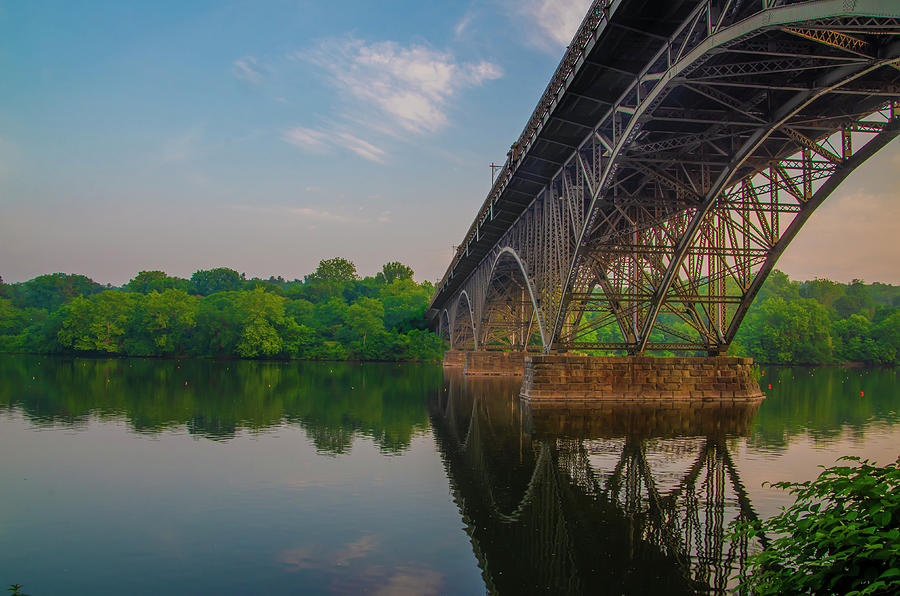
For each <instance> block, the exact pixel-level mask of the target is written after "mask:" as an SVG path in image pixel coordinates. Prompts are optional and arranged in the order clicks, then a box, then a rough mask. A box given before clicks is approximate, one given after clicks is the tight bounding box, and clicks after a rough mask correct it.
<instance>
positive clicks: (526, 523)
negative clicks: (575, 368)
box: [429, 371, 759, 594]
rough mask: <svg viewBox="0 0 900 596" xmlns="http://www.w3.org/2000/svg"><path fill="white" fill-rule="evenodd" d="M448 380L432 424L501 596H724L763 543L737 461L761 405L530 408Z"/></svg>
mask: <svg viewBox="0 0 900 596" xmlns="http://www.w3.org/2000/svg"><path fill="white" fill-rule="evenodd" d="M519 382H520V381H519V380H517V379H504V378H471V377H463V375H461V374H456V373H455V371H446V372H445V377H444V383H443V387H442V388H441V389H440V391H439V392H438V394H437V395H433V396H432V397H431V399H430V400H429V415H430V417H431V421H432V425H433V428H434V435H435V438H436V441H437V443H438V445H439V448H440V451H441V454H442V458H443V461H444V465H445V467H446V469H447V475H448V477H449V479H450V482H451V487H452V490H453V496H454V500H455V502H456V504H457V506H458V507H459V510H460V513H461V514H462V518H463V521H464V523H465V527H466V531H467V533H468V534H469V537H470V539H471V542H472V547H473V550H474V552H475V555H476V557H477V559H478V562H479V566H480V568H481V570H482V575H483V578H484V581H485V584H486V586H487V589H488V590H489V592H490V593H500V594H528V593H566V594H578V593H591V594H697V593H700V594H722V593H726V592H728V591H730V590H733V589H734V588H735V587H736V585H737V583H738V581H739V578H740V577H741V574H742V573H743V572H744V569H745V562H746V559H747V555H748V553H749V552H751V549H753V548H758V546H759V544H758V543H751V544H748V543H747V541H746V540H742V539H737V538H733V537H731V536H730V535H729V534H728V525H729V524H730V523H731V522H732V521H733V520H735V519H743V520H746V519H753V518H755V516H756V514H755V512H754V510H753V507H752V505H751V503H750V501H749V499H748V498H747V493H746V491H745V489H744V486H743V484H742V482H741V479H740V475H739V472H738V470H737V469H736V468H735V465H734V462H733V460H732V457H731V454H730V450H731V449H733V448H734V446H735V444H736V443H737V442H738V441H739V440H740V437H742V436H746V435H748V434H749V432H750V423H751V421H752V420H753V417H754V416H755V414H756V410H757V409H758V407H759V404H758V403H757V404H752V405H743V406H733V405H728V406H705V407H699V406H696V405H695V406H687V405H681V406H672V405H670V406H669V407H665V406H651V405H647V406H642V405H632V404H623V405H616V406H603V407H601V408H600V409H594V410H590V411H586V410H581V411H577V410H564V411H563V410H559V409H552V410H539V409H537V410H536V409H532V408H531V407H529V406H528V405H527V404H525V403H523V402H520V401H519V400H518V398H517V394H518V389H519V384H518V383H519Z"/></svg>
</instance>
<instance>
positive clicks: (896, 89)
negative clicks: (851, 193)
mask: <svg viewBox="0 0 900 596" xmlns="http://www.w3.org/2000/svg"><path fill="white" fill-rule="evenodd" d="M600 4H601V3H597V4H595V7H594V8H592V13H590V14H595V12H594V11H595V9H596V7H597V6H598V5H600ZM725 5H727V6H725ZM876 9H877V10H876ZM873 14H876V15H882V16H880V17H877V16H872V15H873ZM601 20H602V19H601ZM595 21H596V19H595ZM592 22H593V21H592ZM597 22H598V23H599V21H597ZM604 22H605V21H604ZM897 35H900V6H898V5H895V4H893V3H886V2H879V1H878V0H857V2H856V3H855V4H854V5H852V6H850V5H846V4H845V3H843V2H838V1H835V0H823V1H821V2H803V3H799V2H790V1H786V2H784V1H779V2H776V3H769V4H766V3H763V4H762V6H760V3H759V2H758V1H756V0H754V1H752V2H751V1H750V0H733V1H730V2H725V3H724V5H723V3H722V2H697V3H696V7H695V8H694V10H693V11H692V12H690V14H688V15H687V17H686V18H685V20H684V22H683V23H682V25H681V26H680V27H677V28H676V29H675V30H674V32H673V33H672V34H671V35H670V36H669V37H668V38H667V40H666V41H665V42H663V41H660V42H659V45H658V50H657V51H656V52H655V53H654V54H652V55H648V56H647V60H646V65H645V67H644V68H642V69H641V70H640V71H639V72H637V73H636V74H635V76H634V80H633V82H632V83H631V84H630V85H629V86H626V87H625V88H624V90H623V91H622V92H621V94H620V96H619V98H618V99H617V100H616V101H613V102H610V104H609V105H608V107H607V104H606V103H604V104H602V105H603V106H604V108H605V109H602V108H601V109H602V112H601V114H602V115H601V116H600V117H599V118H598V119H597V122H596V124H595V125H593V126H592V127H588V129H585V133H584V140H583V141H582V142H581V143H580V144H578V145H577V148H576V149H575V150H574V151H573V152H572V153H571V155H570V156H569V158H567V159H566V160H565V161H564V163H562V164H561V166H560V167H559V169H558V170H557V172H556V173H555V174H553V175H552V176H549V177H548V176H547V175H546V174H545V173H541V174H540V178H541V179H543V180H549V182H546V184H545V185H544V186H543V188H542V190H540V191H539V192H537V193H536V195H534V198H533V200H532V201H531V203H530V204H528V205H527V206H525V207H524V208H523V210H522V211H521V213H519V215H518V216H517V219H515V221H514V222H513V223H511V224H509V225H508V227H507V228H506V232H505V233H504V234H503V235H502V236H501V237H500V238H499V240H497V241H496V242H495V244H494V245H493V246H489V247H488V246H484V247H480V248H479V249H478V251H477V252H475V253H474V254H480V255H484V256H483V257H482V260H481V262H480V264H478V265H477V266H475V267H474V269H473V270H472V272H471V273H469V274H467V277H466V278H465V280H464V281H463V282H460V281H458V280H455V279H453V272H454V269H455V267H456V265H457V263H460V262H462V261H461V260H460V259H465V258H469V257H466V256H465V255H467V254H469V252H470V250H469V247H470V246H473V245H478V242H479V230H480V229H481V228H482V227H484V226H488V225H491V223H492V222H493V221H494V219H493V214H494V212H493V209H494V207H495V205H494V202H493V201H496V200H499V199H497V197H500V196H501V195H502V192H504V188H505V187H504V186H503V185H504V184H507V182H502V183H500V185H499V186H498V187H495V191H496V192H497V193H501V194H496V193H494V191H492V193H493V194H492V195H491V196H489V200H488V202H487V203H486V207H485V208H484V210H483V211H482V212H481V213H480V214H479V217H478V218H477V219H476V224H474V226H475V227H474V233H473V234H472V236H471V237H470V238H469V239H468V240H467V243H466V244H465V247H466V248H465V252H464V253H463V252H461V253H458V255H457V257H455V258H454V264H453V265H451V268H450V269H449V270H448V274H447V276H445V279H444V280H442V282H441V283H440V284H439V285H438V289H437V293H436V295H435V298H434V299H433V301H432V307H437V306H442V307H444V308H447V306H445V305H453V304H454V300H456V301H457V303H461V302H465V304H466V305H467V310H465V309H464V310H462V311H460V309H459V308H458V307H456V306H451V307H450V308H449V309H448V314H449V315H450V316H449V317H448V318H449V320H450V321H451V322H450V324H449V326H450V328H451V329H457V332H456V333H457V336H459V337H463V336H464V334H465V333H467V332H466V331H465V329H463V323H464V322H465V318H466V317H463V316H460V314H459V313H460V312H462V313H463V314H465V313H466V312H468V313H469V319H470V321H469V327H470V328H472V329H473V332H472V334H471V335H472V339H471V343H474V344H475V345H507V346H510V347H519V348H521V347H522V346H523V345H525V344H527V343H528V341H532V342H533V341H535V340H536V338H537V337H540V343H541V344H542V345H543V347H544V349H545V350H547V351H549V350H551V349H585V350H593V349H614V350H619V349H621V350H626V351H628V352H630V353H639V352H643V351H645V350H705V351H707V352H713V353H717V352H721V351H723V350H726V349H727V348H728V346H729V344H730V343H731V341H732V340H733V338H734V335H735V333H736V331H737V328H738V326H739V325H740V321H741V319H742V317H743V314H744V313H745V312H746V308H747V307H748V306H749V303H750V301H752V299H753V297H754V296H755V293H756V291H758V288H759V286H760V285H761V283H762V281H763V280H764V279H765V277H766V275H767V274H768V272H769V271H770V270H771V267H772V266H773V265H774V260H775V259H777V257H778V255H780V254H781V252H782V251H783V250H784V247H786V245H787V243H788V242H790V239H791V238H792V237H793V236H794V235H795V234H796V232H797V230H799V226H800V225H802V222H804V221H805V220H806V219H807V218H808V217H809V214H810V213H811V212H812V210H814V209H815V208H816V207H817V206H818V205H819V204H820V203H821V201H822V200H824V197H825V196H827V195H828V193H830V192H831V191H832V190H833V189H834V188H835V187H836V185H837V184H838V183H839V181H841V180H843V179H844V178H846V176H847V175H848V174H849V172H851V171H852V170H853V169H854V168H855V167H857V166H858V165H859V164H860V163H862V161H864V160H865V159H866V158H867V157H868V155H871V154H872V153H873V152H874V151H875V150H876V148H878V147H881V146H883V145H884V144H885V143H886V142H887V141H888V140H890V139H891V138H893V137H894V136H896V134H897V133H896V130H897V128H896V127H897V125H896V118H897V112H898V109H897V107H896V105H897V104H896V100H897V98H900V72H898V71H897V69H896V68H894V66H895V65H896V64H897V62H898V60H900V40H898V38H897ZM579 36H581V37H579V39H582V38H583V37H584V36H583V31H582V32H580V33H579ZM588 45H590V44H588ZM823 45H824V46H827V49H825V48H823ZM587 47H588V46H584V48H587ZM583 51H587V49H584V50H583ZM753 54H756V55H757V56H759V58H758V59H757V60H752V56H753ZM573 68H577V63H576V64H575V66H574V67H573ZM615 76H616V77H621V76H622V73H619V72H617V73H615ZM567 80H568V81H571V80H572V79H571V78H569V79H567ZM568 84H569V83H566V84H565V85H562V86H561V87H559V92H558V96H559V97H562V96H563V95H564V93H565V92H566V85H568ZM559 97H557V98H556V99H554V100H553V101H551V102H550V104H547V105H548V106H551V107H550V108H547V109H551V110H552V106H553V105H558V104H557V101H558V100H559ZM851 98H852V99H851ZM592 109H597V108H592ZM551 118H552V119H554V120H556V121H558V122H560V123H564V122H563V121H569V122H573V121H572V120H571V119H570V118H562V117H557V116H553V115H551V114H549V113H547V114H545V115H544V116H542V117H541V118H539V119H538V120H534V119H533V121H532V122H530V123H529V127H530V128H529V130H532V133H531V136H529V137H528V138H527V139H524V140H520V143H521V144H522V145H521V147H520V149H521V150H522V152H523V155H522V156H521V158H520V159H518V160H517V161H516V162H515V163H512V162H510V163H508V164H507V166H508V168H509V171H507V177H506V178H505V180H507V181H508V180H510V179H511V178H510V176H513V175H515V176H518V177H519V178H520V179H521V180H537V179H538V175H537V174H535V173H528V172H527V171H526V169H527V168H526V169H523V167H522V164H523V163H526V162H527V163H544V164H546V163H548V162H549V161H555V160H557V159H558V157H554V158H553V159H552V160H550V159H548V158H545V157H541V156H538V155H534V157H537V159H536V160H534V161H531V162H528V159H529V151H530V150H531V149H532V147H534V146H536V145H535V144H536V143H538V142H539V141H540V140H541V134H542V130H543V126H544V124H543V123H546V122H549V121H550V119H551ZM578 125H579V127H581V126H585V125H584V124H583V122H582V121H580V122H579V123H578ZM576 130H577V129H576ZM556 163H560V162H556ZM529 184H530V183H529ZM542 184H543V183H542ZM520 188H523V187H520ZM510 192H511V193H512V192H515V193H516V196H517V199H516V200H517V201H521V199H520V198H518V197H519V195H521V196H523V197H524V196H527V193H525V194H523V191H521V190H516V191H513V190H510ZM492 197H494V198H492ZM505 221H508V220H505ZM460 255H463V256H462V257H460ZM504 255H505V256H504ZM501 257H502V258H503V259H505V261H504V262H505V265H503V266H502V267H498V266H497V264H498V262H500V259H501ZM451 285H452V287H454V288H456V289H455V290H452V294H451V295H445V294H446V292H447V288H449V287H451ZM463 292H465V294H466V296H465V300H463V299H462V293H463ZM454 309H455V310H454ZM535 329H536V330H537V331H535ZM452 335H453V334H451V336H452ZM692 337H693V338H694V339H693V340H692V339H691V338H692ZM467 341H469V340H468V339H467Z"/></svg>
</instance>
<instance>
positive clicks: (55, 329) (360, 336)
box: [0, 258, 443, 361]
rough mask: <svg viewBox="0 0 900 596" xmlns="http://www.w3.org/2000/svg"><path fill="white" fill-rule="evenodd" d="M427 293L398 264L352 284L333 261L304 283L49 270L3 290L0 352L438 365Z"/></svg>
mask: <svg viewBox="0 0 900 596" xmlns="http://www.w3.org/2000/svg"><path fill="white" fill-rule="evenodd" d="M433 291H434V288H433V286H432V284H431V283H429V282H424V283H417V282H415V281H414V280H413V271H412V269H410V268H409V267H407V266H405V265H403V264H401V263H397V262H392V263H387V264H386V265H384V267H383V268H382V270H381V271H380V272H379V273H378V274H377V275H375V276H372V277H363V278H360V276H359V275H358V274H357V272H356V267H355V265H354V264H353V263H351V262H350V261H348V260H346V259H341V258H334V259H327V260H323V261H322V262H320V264H319V266H318V268H317V269H316V271H315V272H313V273H311V274H309V275H307V276H305V278H304V279H303V280H302V281H301V280H293V281H286V280H284V279H282V278H280V277H278V278H274V277H273V278H270V279H267V280H262V279H246V278H245V276H244V275H242V274H239V273H238V272H237V271H235V270H233V269H229V268H224V267H222V268H217V269H210V270H200V271H197V272H195V273H194V274H193V275H192V276H191V278H190V279H184V278H178V277H171V276H168V275H166V274H165V273H164V272H162V271H142V272H140V273H139V274H137V275H136V276H135V277H134V279H132V280H130V281H129V282H128V283H127V284H125V285H123V286H122V287H110V286H102V285H100V284H98V283H96V282H94V281H93V280H91V279H89V278H87V277H85V276H83V275H67V274H63V273H54V274H49V275H41V276H39V277H36V278H34V279H32V280H30V281H27V282H23V283H16V284H2V285H0V351H5V352H25V353H37V354H65V353H70V354H84V355H98V354H106V355H122V356H199V357H204V356H205V357H238V358H303V359H321V360H345V359H359V360H425V361H429V360H440V358H441V356H442V353H443V345H442V342H441V340H440V338H439V337H437V336H436V335H435V334H433V333H431V332H430V331H428V320H427V319H426V318H425V308H426V306H427V304H428V300H429V298H430V296H431V294H432V292H433Z"/></svg>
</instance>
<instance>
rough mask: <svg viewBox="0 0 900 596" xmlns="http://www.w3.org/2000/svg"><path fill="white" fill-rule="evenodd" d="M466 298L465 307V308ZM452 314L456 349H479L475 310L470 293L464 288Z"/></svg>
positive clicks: (453, 339)
mask: <svg viewBox="0 0 900 596" xmlns="http://www.w3.org/2000/svg"><path fill="white" fill-rule="evenodd" d="M463 299H465V308H463ZM451 311H452V315H450V322H451V324H450V333H451V338H452V345H453V347H454V349H466V348H469V349H473V350H477V349H478V328H477V327H476V326H475V311H474V305H473V303H472V299H471V298H470V297H469V293H468V292H466V291H465V290H463V291H462V292H460V293H459V296H458V297H457V298H456V301H455V302H454V303H453V307H452V309H451Z"/></svg>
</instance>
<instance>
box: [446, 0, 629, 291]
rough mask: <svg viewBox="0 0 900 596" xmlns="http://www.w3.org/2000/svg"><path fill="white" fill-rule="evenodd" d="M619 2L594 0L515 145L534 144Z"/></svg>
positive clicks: (508, 169) (502, 179)
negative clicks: (568, 80)
mask: <svg viewBox="0 0 900 596" xmlns="http://www.w3.org/2000/svg"><path fill="white" fill-rule="evenodd" d="M615 3H617V0H594V3H593V4H592V5H591V8H590V9H589V10H588V12H587V14H586V15H585V17H584V20H582V21H581V25H580V26H579V27H578V31H577V32H576V33H575V37H573V38H572V42H571V43H570V44H569V46H568V48H567V49H566V53H565V55H564V56H563V58H562V60H561V61H560V63H559V65H558V66H557V67H556V70H555V71H554V73H553V77H552V78H551V79H550V83H549V84H548V85H547V88H546V89H545V90H544V93H543V95H541V99H540V100H539V101H538V104H537V106H536V107H535V109H534V111H533V112H532V114H531V118H529V120H528V123H527V124H526V125H525V129H524V130H523V131H522V134H521V135H519V139H518V141H516V144H515V146H517V147H519V148H521V149H524V148H526V147H530V145H531V143H532V141H533V140H534V137H535V136H536V135H537V133H538V130H539V129H540V127H541V124H542V123H543V121H544V118H545V117H546V115H547V114H548V113H549V112H550V110H551V109H552V106H553V102H554V101H556V100H557V98H558V97H559V93H560V91H561V90H563V89H564V88H565V87H566V80H567V79H568V78H569V76H570V75H571V74H572V73H573V72H575V70H576V65H577V64H578V60H579V58H582V57H583V56H584V54H585V50H586V49H587V46H588V43H589V42H590V41H591V39H593V37H594V35H595V34H596V32H597V30H598V29H599V28H600V26H601V25H602V24H603V23H604V22H606V21H608V20H609V14H610V8H611V6H612V5H613V4H615ZM514 157H515V156H511V157H510V158H508V159H507V160H506V162H505V163H504V164H503V169H501V170H500V175H499V176H497V179H496V180H495V181H494V184H493V186H491V190H490V192H488V195H487V198H486V199H485V201H484V203H483V204H482V205H481V207H480V208H479V210H478V214H477V216H476V217H475V220H474V221H473V222H472V225H471V226H469V229H468V230H467V231H466V235H465V237H464V238H463V241H462V243H461V244H460V245H459V246H458V247H457V249H456V254H455V255H453V260H452V261H451V262H450V266H449V267H448V268H447V271H446V272H445V273H444V276H443V277H442V278H441V281H439V282H438V283H437V285H436V286H435V290H434V295H433V296H432V298H431V302H432V303H433V302H434V300H435V299H436V298H437V297H438V295H439V294H440V293H441V290H442V289H443V288H444V286H445V285H446V283H447V281H449V279H450V278H451V277H452V274H453V270H454V269H455V267H456V264H457V263H458V262H459V261H460V260H461V259H462V258H463V256H464V255H465V254H466V247H467V246H468V245H469V244H470V243H471V242H472V240H473V239H474V238H475V237H476V235H477V230H478V227H479V226H480V225H481V224H482V222H484V221H485V219H487V218H489V217H490V214H491V207H492V205H493V203H495V202H496V200H497V199H498V198H499V197H500V193H502V192H503V189H504V188H506V184H507V183H508V182H509V179H510V178H511V177H512V174H513V172H514V171H515V166H516V165H517V164H518V163H521V161H522V159H524V157H525V156H524V154H523V155H521V156H519V157H518V159H514Z"/></svg>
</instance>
